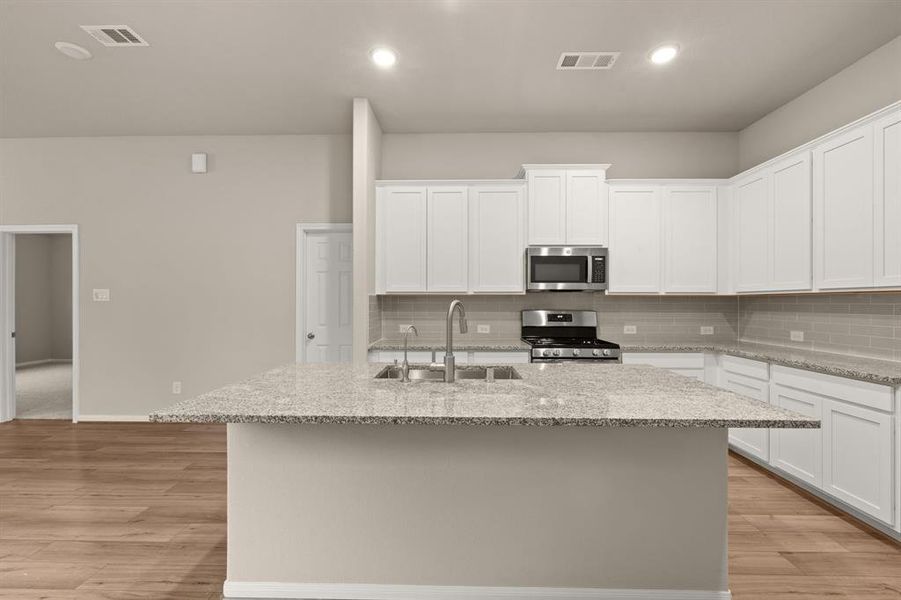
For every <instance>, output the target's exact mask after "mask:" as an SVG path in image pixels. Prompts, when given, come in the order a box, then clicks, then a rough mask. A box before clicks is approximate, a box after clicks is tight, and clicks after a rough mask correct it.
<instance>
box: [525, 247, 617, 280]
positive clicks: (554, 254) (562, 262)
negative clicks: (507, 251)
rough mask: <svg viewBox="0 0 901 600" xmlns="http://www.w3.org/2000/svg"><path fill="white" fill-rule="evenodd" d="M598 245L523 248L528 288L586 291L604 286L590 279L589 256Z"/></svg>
mask: <svg viewBox="0 0 901 600" xmlns="http://www.w3.org/2000/svg"><path fill="white" fill-rule="evenodd" d="M599 250H603V249H598V248H579V247H566V246H541V247H530V248H528V249H526V276H527V277H528V285H527V288H526V289H528V290H552V291H589V290H603V289H606V287H607V286H606V284H605V283H593V282H592V264H593V262H592V257H593V256H595V255H597V254H598V251H599Z"/></svg>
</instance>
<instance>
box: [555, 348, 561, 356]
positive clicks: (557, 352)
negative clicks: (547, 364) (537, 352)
mask: <svg viewBox="0 0 901 600" xmlns="http://www.w3.org/2000/svg"><path fill="white" fill-rule="evenodd" d="M561 354H562V352H560V349H559V348H557V349H556V350H554V356H560V355H561Z"/></svg>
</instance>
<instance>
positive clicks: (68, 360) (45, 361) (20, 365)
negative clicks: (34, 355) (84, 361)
mask: <svg viewBox="0 0 901 600" xmlns="http://www.w3.org/2000/svg"><path fill="white" fill-rule="evenodd" d="M71 362H72V359H71V358H42V359H41V360H29V361H27V362H21V363H16V368H17V369H23V368H26V367H37V366H38V365H50V364H60V363H71Z"/></svg>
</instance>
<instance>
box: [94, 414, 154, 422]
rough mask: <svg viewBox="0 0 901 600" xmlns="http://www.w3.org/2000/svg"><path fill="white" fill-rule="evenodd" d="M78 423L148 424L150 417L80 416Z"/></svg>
mask: <svg viewBox="0 0 901 600" xmlns="http://www.w3.org/2000/svg"><path fill="white" fill-rule="evenodd" d="M78 421H79V422H84V421H91V422H96V423H106V422H110V423H148V422H149V421H150V417H149V416H148V415H78Z"/></svg>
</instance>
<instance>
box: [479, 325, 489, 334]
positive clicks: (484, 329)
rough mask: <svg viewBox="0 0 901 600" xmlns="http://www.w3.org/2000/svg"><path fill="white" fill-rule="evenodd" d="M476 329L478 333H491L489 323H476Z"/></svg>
mask: <svg viewBox="0 0 901 600" xmlns="http://www.w3.org/2000/svg"><path fill="white" fill-rule="evenodd" d="M476 331H477V332H479V333H491V325H478V326H476Z"/></svg>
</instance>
